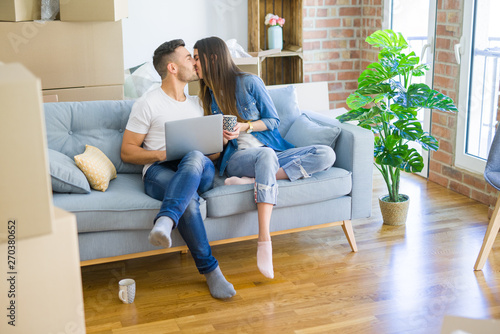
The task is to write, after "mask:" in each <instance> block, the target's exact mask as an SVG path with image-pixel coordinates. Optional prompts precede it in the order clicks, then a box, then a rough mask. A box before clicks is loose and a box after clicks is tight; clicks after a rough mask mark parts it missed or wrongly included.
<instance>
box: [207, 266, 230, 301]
mask: <svg viewBox="0 0 500 334" xmlns="http://www.w3.org/2000/svg"><path fill="white" fill-rule="evenodd" d="M205 278H206V279H207V284H208V289H209V290H210V294H211V295H212V297H214V298H217V299H225V298H231V297H232V296H234V295H235V294H236V290H234V287H233V285H232V284H231V283H229V282H228V281H227V280H226V278H225V277H224V275H222V271H220V267H219V266H217V268H215V270H213V271H211V272H209V273H208V274H205Z"/></svg>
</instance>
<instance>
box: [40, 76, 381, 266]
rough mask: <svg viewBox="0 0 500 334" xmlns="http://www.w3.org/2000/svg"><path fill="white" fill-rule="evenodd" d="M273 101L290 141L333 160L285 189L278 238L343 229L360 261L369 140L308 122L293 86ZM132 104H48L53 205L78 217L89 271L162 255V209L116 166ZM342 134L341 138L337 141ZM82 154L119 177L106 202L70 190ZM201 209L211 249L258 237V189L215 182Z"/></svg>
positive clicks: (131, 170) (330, 123)
mask: <svg viewBox="0 0 500 334" xmlns="http://www.w3.org/2000/svg"><path fill="white" fill-rule="evenodd" d="M270 94H271V97H272V99H273V101H274V103H275V105H276V108H277V110H278V112H279V114H280V119H281V125H280V132H281V133H282V135H283V136H284V137H285V139H287V140H290V141H291V142H292V143H294V144H295V145H300V144H301V143H304V144H308V143H310V141H319V142H322V143H324V141H325V140H326V141H328V142H329V144H330V145H333V146H334V150H335V152H336V155H337V159H336V161H335V164H334V166H333V167H332V168H331V169H329V170H328V171H325V172H320V173H317V174H315V175H313V176H312V177H311V178H308V179H303V180H299V181H296V182H290V181H279V195H278V204H277V205H276V207H275V209H274V211H273V215H272V221H271V229H272V232H276V231H285V230H291V229H297V228H304V227H310V226H318V225H324V224H327V223H332V222H339V223H338V224H339V225H341V226H342V227H343V228H344V232H345V233H346V236H349V237H350V239H351V240H349V244H350V245H351V247H352V249H353V250H354V251H355V250H356V245H355V241H354V236H353V235H352V227H350V226H351V222H350V221H351V220H352V219H356V218H364V217H368V216H370V214H371V192H372V159H373V158H372V157H373V135H372V133H371V132H370V131H367V130H364V129H362V128H359V127H357V126H354V125H351V124H340V123H338V122H337V121H336V120H334V119H332V118H328V117H325V116H323V115H320V114H316V113H308V115H309V117H306V116H305V115H303V114H302V113H303V112H304V111H303V110H300V109H299V107H298V104H297V101H296V100H297V98H296V93H295V89H294V88H293V86H288V87H284V88H280V89H274V90H270ZM133 103H134V101H90V102H59V103H45V104H44V110H45V123H46V129H47V141H48V147H49V161H50V167H51V176H52V186H53V190H54V193H53V200H54V205H55V206H57V207H60V208H62V209H64V210H67V211H70V212H73V213H74V214H75V215H76V218H77V224H78V240H79V247H80V259H81V261H84V262H85V261H87V262H89V260H90V261H94V263H96V262H95V261H96V260H102V262H104V261H110V260H113V258H114V259H117V258H116V257H119V256H123V255H127V254H128V255H130V254H134V255H133V256H137V254H136V253H142V254H143V255H148V254H152V253H154V252H152V251H154V250H157V248H156V247H154V246H152V245H150V244H149V242H148V234H149V232H150V230H151V228H152V221H153V218H154V217H155V216H156V214H157V212H158V210H159V208H160V204H161V203H160V202H159V201H157V200H155V199H153V198H150V197H149V196H147V195H146V194H145V193H144V187H143V183H142V177H141V170H142V166H137V165H131V164H127V163H124V162H123V161H121V159H120V147H121V141H122V136H123V131H124V129H125V126H126V124H127V120H128V116H129V113H130V110H131V107H132V105H133ZM337 127H338V128H340V129H341V131H340V134H339V135H338V137H336V138H333V137H335V133H338V128H337ZM332 133H333V135H332ZM332 138H333V139H332ZM86 144H88V145H92V146H95V147H97V148H99V149H100V150H101V151H102V152H103V153H104V154H105V155H106V156H107V157H108V158H109V159H110V160H111V161H112V162H113V164H114V166H115V167H116V170H117V173H118V176H117V178H116V179H114V180H112V181H111V182H110V184H109V188H108V189H107V190H106V191H105V192H101V191H96V190H91V191H90V193H81V192H86V191H83V190H82V191H80V190H81V189H79V188H78V185H76V188H75V184H72V182H74V180H71V178H72V177H73V176H75V177H80V179H81V175H78V173H79V170H78V169H77V168H76V166H75V165H73V166H72V165H71V164H72V163H73V162H72V159H73V156H75V155H77V154H80V153H82V152H83V151H84V150H85V145H86ZM61 153H62V154H61ZM61 158H62V160H64V162H63V163H62V164H61V161H62V160H61ZM75 168H76V169H75ZM79 192H80V193H79ZM201 209H202V214H203V217H204V221H205V225H206V230H207V235H208V238H209V240H210V241H220V240H227V239H231V238H241V237H247V236H252V235H256V234H257V232H258V226H257V211H256V205H255V203H254V200H253V186H252V185H238V186H225V185H224V178H223V177H216V179H215V181H214V187H213V188H212V189H211V190H209V191H207V192H206V193H204V194H201ZM172 239H173V247H176V246H182V245H184V242H183V240H182V238H181V237H180V235H179V234H178V232H177V231H176V230H174V232H173V234H172ZM347 241H348V240H346V242H347ZM174 249H175V248H174ZM143 252H145V253H143ZM133 256H131V257H133Z"/></svg>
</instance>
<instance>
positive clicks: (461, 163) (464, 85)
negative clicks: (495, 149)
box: [455, 0, 486, 174]
mask: <svg viewBox="0 0 500 334" xmlns="http://www.w3.org/2000/svg"><path fill="white" fill-rule="evenodd" d="M464 13H473V15H463V21H462V37H461V39H460V44H458V45H455V48H456V49H455V53H456V56H458V54H457V53H459V54H460V55H459V59H460V79H459V91H458V110H459V112H458V113H457V136H456V149H455V166H456V167H459V168H462V169H465V170H468V171H471V172H474V173H479V174H483V173H484V168H485V166H486V160H485V159H482V158H479V157H476V156H472V155H470V154H467V153H466V152H465V147H466V141H467V122H468V116H469V104H470V102H469V89H470V85H471V67H472V51H473V50H472V40H473V38H474V36H473V33H474V24H475V22H474V20H475V16H476V1H475V0H464Z"/></svg>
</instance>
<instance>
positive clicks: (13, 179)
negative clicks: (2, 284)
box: [0, 63, 53, 271]
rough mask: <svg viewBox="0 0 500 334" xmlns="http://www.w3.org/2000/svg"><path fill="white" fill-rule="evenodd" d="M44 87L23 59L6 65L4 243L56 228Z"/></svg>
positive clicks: (0, 141) (1, 175)
mask: <svg viewBox="0 0 500 334" xmlns="http://www.w3.org/2000/svg"><path fill="white" fill-rule="evenodd" d="M40 90H41V87H40V80H39V79H38V78H36V77H35V76H34V75H33V74H31V73H30V72H29V71H28V70H27V69H26V68H25V67H24V66H22V65H21V64H19V63H14V64H5V65H0V110H1V112H0V152H2V163H1V164H0V189H1V191H0V226H2V228H3V230H2V231H0V244H2V243H6V242H10V243H14V244H15V242H17V241H18V240H19V239H23V238H29V237H34V236H39V235H44V234H48V233H51V232H52V230H53V226H52V224H53V205H52V188H51V181H50V174H49V160H48V156H47V136H46V132H45V117H44V114H43V108H42V95H41V94H40ZM10 231H12V232H10ZM11 240H15V241H11ZM14 253H16V252H15V251H14ZM4 254H6V253H4ZM11 255H12V254H11ZM5 257H6V258H7V255H6V256H5ZM14 262H15V261H14ZM19 262H22V261H19ZM14 267H15V266H14ZM12 271H15V270H12Z"/></svg>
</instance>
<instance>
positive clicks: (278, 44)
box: [267, 25, 283, 50]
mask: <svg viewBox="0 0 500 334" xmlns="http://www.w3.org/2000/svg"><path fill="white" fill-rule="evenodd" d="M267 48H268V49H269V50H271V49H280V50H282V49H283V28H281V27H280V26H279V25H276V26H271V27H269V28H268V29H267Z"/></svg>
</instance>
